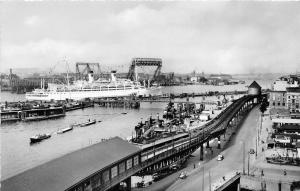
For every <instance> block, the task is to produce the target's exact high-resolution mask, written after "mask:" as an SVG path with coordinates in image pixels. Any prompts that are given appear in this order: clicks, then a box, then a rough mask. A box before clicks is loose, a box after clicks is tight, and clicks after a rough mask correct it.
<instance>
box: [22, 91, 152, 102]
mask: <svg viewBox="0 0 300 191" xmlns="http://www.w3.org/2000/svg"><path fill="white" fill-rule="evenodd" d="M147 93H148V91H147V89H130V90H114V91H96V90H93V91H66V92H55V91H53V92H51V91H48V92H47V91H45V92H43V93H39V94H33V93H27V94H26V96H25V97H26V99H27V100H29V101H34V100H40V101H51V100H66V99H72V100H82V99H85V98H103V97H125V96H130V95H133V94H136V95H146V94H147Z"/></svg>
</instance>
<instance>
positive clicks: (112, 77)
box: [110, 70, 117, 82]
mask: <svg viewBox="0 0 300 191" xmlns="http://www.w3.org/2000/svg"><path fill="white" fill-rule="evenodd" d="M116 73H117V71H115V70H113V71H111V73H110V77H111V81H113V82H114V81H116V76H115V74H116Z"/></svg>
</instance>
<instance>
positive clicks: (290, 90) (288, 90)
mask: <svg viewBox="0 0 300 191" xmlns="http://www.w3.org/2000/svg"><path fill="white" fill-rule="evenodd" d="M286 91H287V92H295V93H300V87H288V88H286Z"/></svg>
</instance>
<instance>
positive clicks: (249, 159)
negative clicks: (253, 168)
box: [248, 152, 250, 176]
mask: <svg viewBox="0 0 300 191" xmlns="http://www.w3.org/2000/svg"><path fill="white" fill-rule="evenodd" d="M249 169H250V153H249V152H248V176H249Z"/></svg>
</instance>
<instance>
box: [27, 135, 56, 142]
mask: <svg viewBox="0 0 300 191" xmlns="http://www.w3.org/2000/svg"><path fill="white" fill-rule="evenodd" d="M50 137H51V135H50V134H38V135H35V136H33V137H30V143H37V142H40V141H42V140H44V139H48V138H50Z"/></svg>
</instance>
